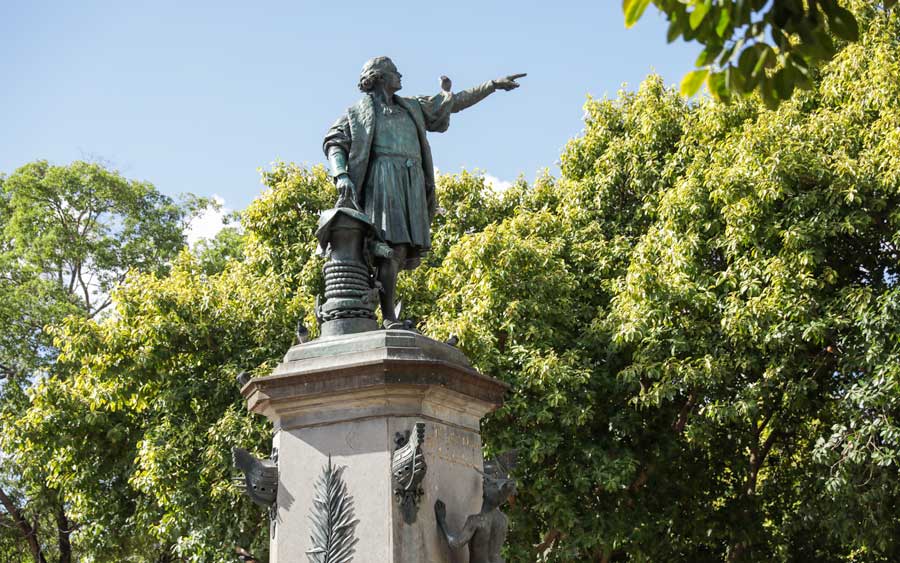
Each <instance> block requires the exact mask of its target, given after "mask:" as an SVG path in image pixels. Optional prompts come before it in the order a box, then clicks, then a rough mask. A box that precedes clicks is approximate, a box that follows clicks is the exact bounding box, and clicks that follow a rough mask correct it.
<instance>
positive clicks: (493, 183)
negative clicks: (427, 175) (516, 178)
mask: <svg viewBox="0 0 900 563" xmlns="http://www.w3.org/2000/svg"><path fill="white" fill-rule="evenodd" d="M440 173H441V171H440V170H438V168H437V166H435V167H434V175H435V177H437V176H438V175H439V174H440ZM475 174H480V175H481V176H482V177H483V178H484V183H485V184H487V186H488V187H489V188H491V189H492V190H494V191H495V192H498V193H503V192H505V191H506V190H508V189H509V188H511V187H512V185H513V183H512V182H510V181H508V180H501V179H500V178H498V177H496V176H491V175H490V174H484V173H482V172H481V171H480V170H475Z"/></svg>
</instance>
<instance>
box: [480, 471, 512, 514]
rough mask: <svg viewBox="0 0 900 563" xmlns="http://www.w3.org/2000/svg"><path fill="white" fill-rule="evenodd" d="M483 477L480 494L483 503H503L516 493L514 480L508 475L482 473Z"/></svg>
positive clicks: (493, 504) (495, 505)
mask: <svg viewBox="0 0 900 563" xmlns="http://www.w3.org/2000/svg"><path fill="white" fill-rule="evenodd" d="M482 476H483V477H484V479H483V481H482V485H481V487H482V488H481V494H482V498H483V499H484V501H485V503H486V504H488V505H490V506H491V507H497V506H500V505H501V504H503V503H504V502H506V501H507V499H509V497H511V496H512V495H514V494H516V482H515V480H514V479H510V478H508V477H494V476H492V475H487V474H482Z"/></svg>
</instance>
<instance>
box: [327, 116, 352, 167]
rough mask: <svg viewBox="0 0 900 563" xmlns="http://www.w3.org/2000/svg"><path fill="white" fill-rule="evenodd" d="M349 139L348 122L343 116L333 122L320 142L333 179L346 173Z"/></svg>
mask: <svg viewBox="0 0 900 563" xmlns="http://www.w3.org/2000/svg"><path fill="white" fill-rule="evenodd" d="M350 139H351V137H350V120H349V118H348V117H347V116H346V115H343V116H341V118H340V119H338V120H337V121H335V122H334V125H332V126H331V128H330V129H329V130H328V133H326V134H325V140H324V141H323V142H322V150H323V151H325V156H326V157H328V164H329V166H330V167H331V176H332V177H333V178H337V177H338V176H340V175H341V174H347V173H348V169H347V155H348V154H350Z"/></svg>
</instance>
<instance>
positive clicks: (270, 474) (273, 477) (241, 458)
mask: <svg viewBox="0 0 900 563" xmlns="http://www.w3.org/2000/svg"><path fill="white" fill-rule="evenodd" d="M231 458H232V459H233V460H234V466H235V467H236V468H237V469H239V470H240V471H241V473H243V474H244V477H243V478H240V477H238V478H237V479H236V480H237V481H238V486H240V487H241V488H242V489H243V490H244V494H245V495H247V496H248V497H250V500H252V501H253V502H254V503H255V504H258V505H259V506H262V507H263V508H266V509H267V510H268V512H269V522H270V526H269V533H270V534H271V535H272V536H274V535H275V516H276V513H277V510H278V507H277V506H276V505H275V498H276V497H277V495H278V448H272V456H271V458H270V459H257V458H256V457H254V456H253V454H251V453H250V452H248V451H247V450H245V449H243V448H232V449H231Z"/></svg>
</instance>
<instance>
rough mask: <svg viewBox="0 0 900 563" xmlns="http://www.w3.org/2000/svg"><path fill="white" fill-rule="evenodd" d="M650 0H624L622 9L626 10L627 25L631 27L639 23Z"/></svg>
mask: <svg viewBox="0 0 900 563" xmlns="http://www.w3.org/2000/svg"><path fill="white" fill-rule="evenodd" d="M649 4H650V0H622V11H624V12H625V27H627V28H630V27H632V26H633V25H634V24H636V23H637V21H638V20H639V19H641V16H642V15H644V10H646V9H647V6H648V5H649Z"/></svg>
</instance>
